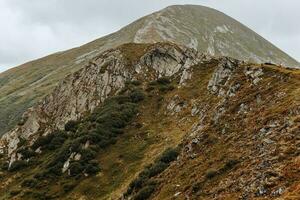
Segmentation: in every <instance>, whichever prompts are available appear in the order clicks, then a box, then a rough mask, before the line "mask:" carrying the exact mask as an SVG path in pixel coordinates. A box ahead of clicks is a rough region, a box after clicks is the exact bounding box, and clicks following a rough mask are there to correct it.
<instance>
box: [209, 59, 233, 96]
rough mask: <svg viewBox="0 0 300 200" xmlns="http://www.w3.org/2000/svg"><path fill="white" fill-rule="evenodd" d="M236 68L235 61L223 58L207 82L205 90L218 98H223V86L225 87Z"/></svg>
mask: <svg viewBox="0 0 300 200" xmlns="http://www.w3.org/2000/svg"><path fill="white" fill-rule="evenodd" d="M236 67H237V61H236V60H233V59H230V58H223V59H222V60H221V62H220V63H219V65H218V67H217V69H216V70H215V72H214V74H213V76H212V78H211V79H210V80H209V83H208V86H207V89H208V90H209V91H210V92H211V93H213V94H216V95H218V96H224V95H225V91H224V86H227V84H228V82H229V80H230V78H231V75H232V74H233V71H234V70H235V69H236Z"/></svg>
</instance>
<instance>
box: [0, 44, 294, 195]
mask: <svg viewBox="0 0 300 200" xmlns="http://www.w3.org/2000/svg"><path fill="white" fill-rule="evenodd" d="M299 76H300V71H299V70H298V69H286V68H282V67H280V66H276V65H270V64H253V63H247V62H243V61H239V60H236V59H233V58H229V57H212V56H210V55H205V54H202V53H200V52H197V51H196V50H194V49H190V48H187V47H185V46H178V45H176V44H173V43H156V44H125V45H122V46H120V47H117V48H115V49H110V50H107V51H105V52H104V53H102V54H99V55H98V56H96V57H95V58H93V59H91V60H89V62H88V64H87V65H85V66H83V67H82V68H81V69H80V70H79V71H77V72H75V73H73V74H71V75H69V76H68V77H66V79H64V80H63V81H61V82H60V84H59V85H58V86H57V87H56V88H55V89H54V90H53V91H52V92H51V93H50V94H49V95H47V96H46V97H45V98H44V99H43V101H41V102H40V103H39V104H37V105H35V106H34V107H33V108H31V109H30V110H28V112H27V113H25V115H24V116H23V119H22V120H21V121H20V122H19V125H18V126H17V127H15V129H13V130H12V131H11V132H10V133H7V134H6V135H5V136H3V137H2V138H1V140H0V141H1V142H0V143H1V144H0V146H1V156H0V166H1V168H0V169H1V170H0V179H1V182H0V194H1V195H0V197H1V198H3V199H22V200H26V199H40V198H45V197H46V198H50V199H78V198H83V199H132V198H133V199H135V200H138V199H172V198H177V199H185V198H187V197H188V198H190V199H197V198H206V199H215V198H219V199H237V198H244V199H245V198H248V199H262V198H269V199H272V198H274V199H276V198H290V199H293V198H294V199H297V198H298V197H299V195H298V194H299V178H300V177H299V173H297V172H298V171H297V170H298V168H297V166H299V158H298V157H299V149H297V144H298V143H299V138H298V135H299V134H298V131H299V127H300V123H299V122H300V121H299V119H300V118H299V117H300V115H299V114H300V99H299V95H298V94H299V92H300V91H299V88H300V87H299V86H300V82H299V80H300V79H299ZM133 107H134V108H136V109H137V110H135V109H134V110H133V109H132V108H133ZM104 136H105V137H104Z"/></svg>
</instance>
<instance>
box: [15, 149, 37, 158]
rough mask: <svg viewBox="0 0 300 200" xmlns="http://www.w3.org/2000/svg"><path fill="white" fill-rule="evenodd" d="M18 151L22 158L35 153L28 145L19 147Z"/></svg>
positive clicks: (29, 156)
mask: <svg viewBox="0 0 300 200" xmlns="http://www.w3.org/2000/svg"><path fill="white" fill-rule="evenodd" d="M18 153H20V154H21V155H22V158H23V159H28V158H31V157H33V156H35V155H36V153H35V152H34V151H33V150H31V149H29V148H28V147H26V148H22V149H19V150H18Z"/></svg>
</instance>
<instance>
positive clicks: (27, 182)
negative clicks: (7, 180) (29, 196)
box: [21, 179, 38, 188]
mask: <svg viewBox="0 0 300 200" xmlns="http://www.w3.org/2000/svg"><path fill="white" fill-rule="evenodd" d="M37 184H38V182H37V180H36V179H26V180H24V181H23V182H22V184H21V186H22V187H29V188H34V187H35V186H36V185H37Z"/></svg>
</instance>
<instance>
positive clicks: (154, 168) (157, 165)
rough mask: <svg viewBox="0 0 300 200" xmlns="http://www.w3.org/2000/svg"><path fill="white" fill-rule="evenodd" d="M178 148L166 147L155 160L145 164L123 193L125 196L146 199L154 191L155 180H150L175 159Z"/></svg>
mask: <svg viewBox="0 0 300 200" xmlns="http://www.w3.org/2000/svg"><path fill="white" fill-rule="evenodd" d="M178 154H179V149H178V148H176V149H171V148H168V149H167V150H165V151H164V152H163V153H162V155H161V156H160V157H159V158H158V159H156V160H155V162H154V163H153V164H151V165H149V166H147V167H146V168H145V169H144V170H143V171H142V172H141V173H140V174H139V175H138V177H137V178H136V179H135V180H134V181H132V182H131V183H130V185H129V187H128V190H127V192H126V193H125V194H124V196H125V197H128V196H130V195H134V194H135V195H134V200H143V199H144V200H145V199H148V198H149V197H150V196H151V194H152V193H153V192H154V191H155V188H156V186H157V184H158V183H157V182H156V181H155V180H151V178H152V177H155V176H157V175H159V174H160V173H162V172H163V171H164V170H165V169H167V168H168V167H169V165H170V163H171V162H173V161H175V160H176V159H177V156H178Z"/></svg>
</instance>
